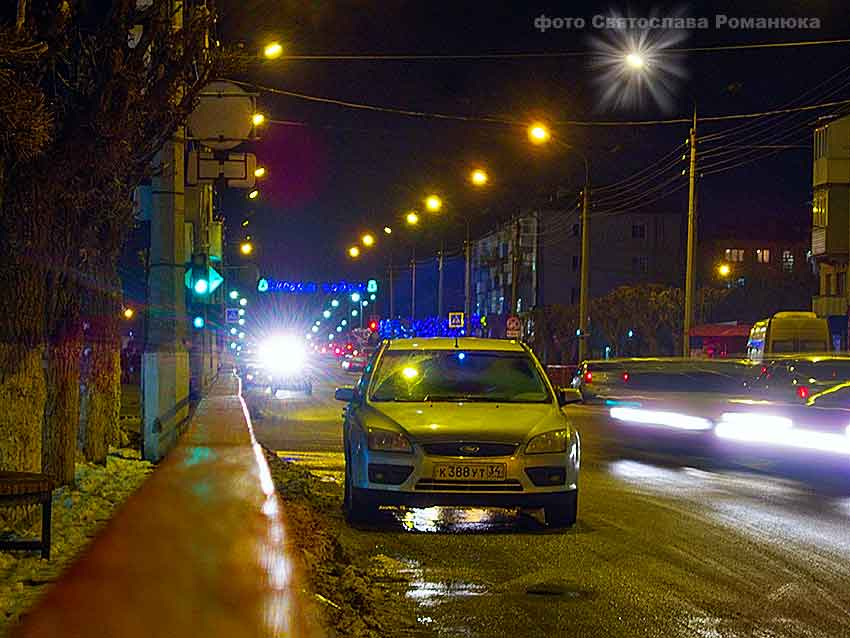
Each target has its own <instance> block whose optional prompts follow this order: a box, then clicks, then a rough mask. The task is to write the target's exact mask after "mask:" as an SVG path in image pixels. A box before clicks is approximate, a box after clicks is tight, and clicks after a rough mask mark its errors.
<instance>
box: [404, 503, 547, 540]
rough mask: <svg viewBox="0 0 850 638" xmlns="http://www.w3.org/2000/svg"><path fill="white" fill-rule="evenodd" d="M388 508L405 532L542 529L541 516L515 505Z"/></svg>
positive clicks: (479, 531) (476, 531) (480, 531)
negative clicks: (514, 506)
mask: <svg viewBox="0 0 850 638" xmlns="http://www.w3.org/2000/svg"><path fill="white" fill-rule="evenodd" d="M390 512H391V514H392V515H393V517H394V518H395V519H396V521H397V522H398V523H399V525H400V526H401V528H402V529H403V530H404V531H407V532H443V533H455V534H459V533H469V532H474V533H482V532H484V533H486V532H516V531H517V530H518V529H519V530H534V531H538V530H541V529H545V526H544V525H543V521H542V520H538V518H536V517H534V516H530V515H528V514H526V513H524V512H521V511H520V510H515V509H499V508H468V507H467V508H455V507H425V508H410V509H392V510H390Z"/></svg>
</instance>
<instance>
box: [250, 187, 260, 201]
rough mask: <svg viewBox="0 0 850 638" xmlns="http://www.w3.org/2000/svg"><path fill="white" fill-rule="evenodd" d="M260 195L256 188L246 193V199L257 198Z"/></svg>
mask: <svg viewBox="0 0 850 638" xmlns="http://www.w3.org/2000/svg"><path fill="white" fill-rule="evenodd" d="M259 196H260V191H258V190H257V189H256V188H255V189H254V190H252V191H251V192H250V193H248V199H257V198H258V197H259Z"/></svg>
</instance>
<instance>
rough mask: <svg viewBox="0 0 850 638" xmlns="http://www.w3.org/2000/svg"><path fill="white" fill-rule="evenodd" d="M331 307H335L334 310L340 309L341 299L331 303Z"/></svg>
mask: <svg viewBox="0 0 850 638" xmlns="http://www.w3.org/2000/svg"><path fill="white" fill-rule="evenodd" d="M331 306H333V307H334V308H337V307H339V299H333V300H332V301H331Z"/></svg>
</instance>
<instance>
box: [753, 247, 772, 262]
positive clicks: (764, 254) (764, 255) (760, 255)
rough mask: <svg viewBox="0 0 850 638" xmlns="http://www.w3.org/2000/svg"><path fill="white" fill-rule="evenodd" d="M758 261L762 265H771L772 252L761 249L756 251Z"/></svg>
mask: <svg viewBox="0 0 850 638" xmlns="http://www.w3.org/2000/svg"><path fill="white" fill-rule="evenodd" d="M756 261H757V262H758V263H760V264H769V263H770V250H769V249H767V248H759V249H758V250H757V251H756Z"/></svg>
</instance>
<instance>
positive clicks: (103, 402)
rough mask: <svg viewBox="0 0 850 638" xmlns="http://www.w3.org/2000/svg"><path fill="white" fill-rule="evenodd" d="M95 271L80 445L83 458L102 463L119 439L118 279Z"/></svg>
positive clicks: (91, 293)
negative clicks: (111, 446)
mask: <svg viewBox="0 0 850 638" xmlns="http://www.w3.org/2000/svg"><path fill="white" fill-rule="evenodd" d="M110 270H111V273H110V275H111V276H104V275H105V274H106V273H99V274H100V276H99V277H98V278H97V280H96V282H97V283H96V285H95V288H94V289H93V290H89V291H88V294H87V297H89V298H90V301H91V302H90V304H89V308H90V310H89V312H87V322H88V325H89V329H88V331H87V339H86V347H85V349H84V350H83V365H82V371H83V374H82V379H81V384H80V392H81V396H80V448H81V449H82V451H83V454H84V455H85V457H86V460H88V461H91V462H93V463H101V464H105V463H106V456H107V454H108V452H109V446H110V445H118V444H120V443H121V435H120V427H119V419H120V412H121V340H120V336H119V312H120V301H119V300H120V285H118V284H119V283H120V280H119V279H118V277H117V275H115V273H114V270H112V269H110Z"/></svg>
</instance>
